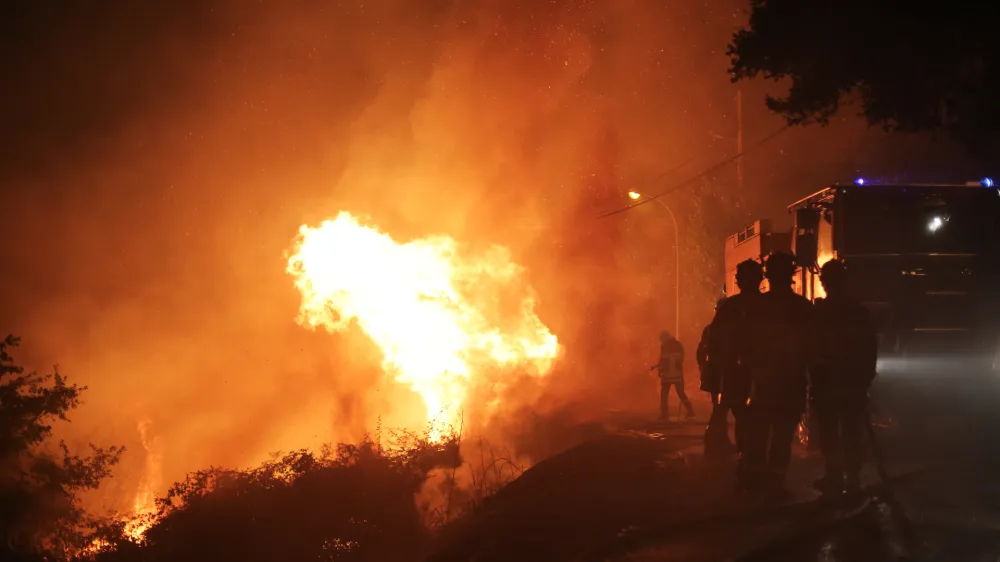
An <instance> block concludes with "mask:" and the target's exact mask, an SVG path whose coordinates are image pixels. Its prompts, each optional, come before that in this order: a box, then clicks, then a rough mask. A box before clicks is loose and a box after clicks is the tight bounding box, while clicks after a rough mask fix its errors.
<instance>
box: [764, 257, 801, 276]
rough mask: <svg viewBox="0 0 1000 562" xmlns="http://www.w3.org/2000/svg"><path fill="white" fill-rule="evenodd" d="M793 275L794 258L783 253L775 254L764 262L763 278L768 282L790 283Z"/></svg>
mask: <svg viewBox="0 0 1000 562" xmlns="http://www.w3.org/2000/svg"><path fill="white" fill-rule="evenodd" d="M794 275H795V258H794V257H792V255H791V254H786V253H785V252H776V253H773V254H771V255H770V256H768V257H767V261H766V262H764V276H765V277H767V278H768V280H770V281H790V280H791V278H792V276H794Z"/></svg>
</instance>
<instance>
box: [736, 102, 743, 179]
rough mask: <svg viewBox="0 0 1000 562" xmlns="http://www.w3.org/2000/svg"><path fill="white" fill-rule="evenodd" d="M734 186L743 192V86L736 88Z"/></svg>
mask: <svg viewBox="0 0 1000 562" xmlns="http://www.w3.org/2000/svg"><path fill="white" fill-rule="evenodd" d="M736 154H738V156H737V157H736V186H737V188H739V192H740V195H742V194H743V88H737V89H736Z"/></svg>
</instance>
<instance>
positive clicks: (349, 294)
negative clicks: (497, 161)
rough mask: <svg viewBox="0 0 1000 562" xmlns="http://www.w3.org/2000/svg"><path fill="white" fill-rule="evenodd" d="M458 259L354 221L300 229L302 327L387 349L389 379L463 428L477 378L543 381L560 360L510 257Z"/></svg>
mask: <svg viewBox="0 0 1000 562" xmlns="http://www.w3.org/2000/svg"><path fill="white" fill-rule="evenodd" d="M461 250H462V248H461V247H460V246H459V244H458V243H457V242H456V241H455V240H453V239H452V238H449V237H446V236H433V237H427V238H422V239H418V240H413V241H410V242H406V243H399V242H396V241H395V240H393V239H392V238H391V237H390V236H388V235H387V234H384V233H382V232H379V231H378V230H377V229H375V228H373V227H371V226H365V225H363V224H361V223H360V222H359V221H358V220H357V219H356V218H354V217H353V216H351V215H350V214H349V213H347V212H341V213H340V214H339V215H337V217H336V218H335V219H333V220H326V221H324V222H323V223H322V224H320V225H319V226H317V227H310V226H308V225H303V226H302V227H300V229H299V235H298V237H297V238H296V240H295V246H294V251H293V252H292V255H291V256H290V258H289V260H288V267H287V272H288V273H289V274H290V275H291V276H292V277H293V278H294V279H295V286H296V287H297V288H298V290H299V292H300V293H301V296H302V303H301V307H300V309H299V316H298V322H299V324H300V325H302V326H305V327H309V328H311V329H316V328H318V327H323V328H325V329H326V330H327V331H329V332H340V331H343V330H344V329H346V328H347V327H348V326H349V325H351V323H355V324H356V325H357V326H358V327H359V328H360V329H361V330H362V331H363V332H364V333H365V334H366V335H367V336H368V337H369V338H370V339H371V340H372V341H373V342H375V344H376V345H377V346H378V347H379V348H380V349H381V351H382V353H383V355H384V359H383V363H382V368H383V370H384V371H385V372H386V373H387V374H389V375H391V376H393V377H394V379H395V380H396V381H397V382H399V383H402V384H405V385H407V386H408V387H409V388H410V389H412V390H413V391H414V392H416V393H417V394H418V395H420V397H421V398H422V399H423V402H424V405H425V406H426V409H427V420H428V421H432V422H435V423H436V424H437V423H440V424H448V425H451V426H452V427H457V424H458V422H459V418H460V417H461V414H462V409H463V407H464V406H465V402H466V399H467V398H468V395H469V391H470V389H471V387H472V385H473V384H474V383H475V382H476V377H477V374H481V373H483V372H485V370H487V369H492V368H496V367H502V368H519V369H523V370H524V371H526V372H528V373H530V374H532V375H534V376H544V375H546V374H547V373H548V372H549V371H550V369H551V367H552V364H553V361H554V359H555V358H556V356H557V354H558V351H559V343H558V340H557V338H556V336H555V335H553V334H552V333H551V332H550V331H549V329H548V328H547V327H546V326H545V324H543V323H542V321H541V320H540V319H539V318H538V316H537V315H536V314H535V300H534V296H533V293H532V291H531V290H530V288H529V287H525V286H524V285H523V284H522V281H521V279H520V277H521V273H522V268H521V267H519V266H518V265H517V264H515V263H514V262H513V261H511V256H510V253H509V251H507V250H506V249H505V248H502V247H493V248H491V249H489V250H488V251H485V252H482V253H479V254H476V255H465V254H464V253H463V252H462V251H461ZM432 437H433V435H432Z"/></svg>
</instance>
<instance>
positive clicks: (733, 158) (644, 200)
mask: <svg viewBox="0 0 1000 562" xmlns="http://www.w3.org/2000/svg"><path fill="white" fill-rule="evenodd" d="M790 128H791V125H785V126H784V127H781V128H780V129H778V130H776V131H774V132H773V133H771V134H769V135H767V136H766V137H764V138H762V139H760V140H759V141H757V142H755V143H754V144H752V145H750V147H748V148H747V149H745V150H743V152H740V153H738V154H735V155H733V156H730V157H729V158H726V159H724V160H722V161H720V162H718V163H716V164H714V165H712V166H709V167H708V168H706V169H705V170H703V171H702V172H701V173H700V174H698V175H696V176H694V177H692V178H688V179H687V180H685V181H682V182H681V183H679V184H677V185H675V186H673V187H671V188H669V189H667V190H665V191H662V192H660V193H658V194H656V195H653V196H651V197H643V198H642V199H640V200H638V201H636V202H635V203H630V204H628V205H626V206H624V207H621V208H619V209H615V210H613V211H608V212H606V213H603V214H601V215H598V216H597V218H599V219H603V218H605V217H610V216H612V215H617V214H620V213H624V212H625V211H628V210H630V209H634V208H636V207H638V206H639V205H645V204H646V203H651V202H653V201H655V200H656V199H659V198H660V197H663V196H664V195H669V194H671V193H673V192H675V191H677V190H678V189H681V188H683V187H687V186H689V185H691V184H693V183H694V182H696V181H698V180H700V179H701V178H703V177H705V176H707V175H708V174H711V173H712V172H714V171H716V170H718V169H719V168H722V167H723V166H725V165H727V164H731V163H733V162H735V161H736V160H738V159H740V158H741V157H743V156H744V155H745V154H746V153H747V152H750V151H752V150H755V149H757V148H759V147H760V146H762V145H764V144H765V143H767V142H769V141H770V140H772V139H773V138H775V137H777V136H778V135H780V134H782V133H784V132H785V131H787V130H788V129H790ZM685 164H687V162H685V163H684V164H681V165H680V166H676V167H674V168H673V169H672V170H670V171H668V172H664V173H663V174H660V176H658V177H663V176H665V175H667V174H669V173H671V172H672V171H673V170H676V169H677V168H680V167H681V166H684V165H685Z"/></svg>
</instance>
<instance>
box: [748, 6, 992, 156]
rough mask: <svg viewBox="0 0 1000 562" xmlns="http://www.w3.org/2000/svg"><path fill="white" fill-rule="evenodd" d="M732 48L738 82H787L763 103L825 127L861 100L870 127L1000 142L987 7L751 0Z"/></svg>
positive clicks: (978, 143)
mask: <svg viewBox="0 0 1000 562" xmlns="http://www.w3.org/2000/svg"><path fill="white" fill-rule="evenodd" d="M751 5H752V11H751V14H750V25H749V28H748V29H744V30H741V31H739V32H737V33H736V34H735V35H734V37H733V41H732V44H731V45H730V47H729V55H730V58H731V61H732V68H731V71H732V72H733V76H734V80H742V79H746V78H754V77H756V76H763V77H765V78H768V79H774V80H778V79H789V80H790V87H789V90H788V94H787V95H786V96H785V97H768V99H767V105H768V107H769V108H770V109H771V110H772V111H775V112H777V113H779V114H781V115H783V116H785V117H786V118H787V119H788V121H789V122H790V123H793V124H799V123H810V122H818V123H821V124H822V123H826V121H827V120H828V119H829V118H830V117H831V116H833V115H834V114H835V113H836V112H837V110H838V108H839V106H840V104H841V103H842V102H843V101H844V100H845V99H857V100H858V101H860V103H861V113H862V114H863V115H864V116H865V117H866V118H867V119H868V121H869V123H870V124H872V125H881V126H884V127H886V128H887V129H890V130H898V131H904V132H919V131H945V132H948V133H950V134H951V135H953V136H954V137H955V138H957V139H958V140H960V141H962V142H963V143H965V144H966V145H967V146H969V147H972V148H977V149H979V148H986V147H989V146H993V147H995V146H996V137H995V135H994V134H993V133H994V131H996V130H997V128H998V126H1000V100H998V98H997V97H996V95H995V90H996V86H997V85H998V84H1000V67H998V64H1000V59H998V54H1000V52H998V47H997V45H996V42H995V41H994V39H993V36H994V31H993V25H994V20H995V18H994V11H995V10H994V8H993V7H992V5H991V4H989V3H985V2H984V3H969V2H951V3H939V2H935V3H928V2H925V3H920V2H910V3H898V2H892V3H890V2H884V1H876V2H870V1H865V0H851V1H849V2H844V1H837V2H834V1H832V0H824V1H822V2H796V1H794V0H753V1H752V3H751Z"/></svg>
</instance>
